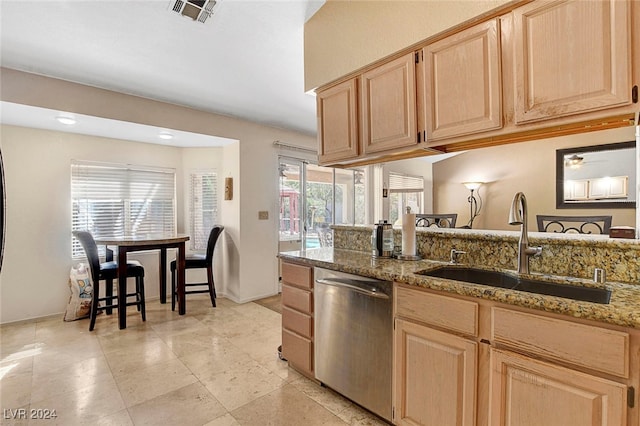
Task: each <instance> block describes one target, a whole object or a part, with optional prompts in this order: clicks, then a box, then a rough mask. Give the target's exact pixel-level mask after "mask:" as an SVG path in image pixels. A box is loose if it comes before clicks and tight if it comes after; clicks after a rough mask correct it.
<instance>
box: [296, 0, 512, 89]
mask: <svg viewBox="0 0 640 426" xmlns="http://www.w3.org/2000/svg"><path fill="white" fill-rule="evenodd" d="M506 3H509V0H474V1H468V0H465V1H460V0H421V1H405V0H396V1H368V0H360V1H341V0H335V1H334V0H329V1H327V2H326V3H325V4H324V5H323V6H322V7H321V8H320V9H319V10H318V11H317V12H316V13H315V14H314V15H313V16H312V17H311V18H310V19H309V20H308V21H307V22H306V23H305V25H304V84H305V91H307V90H311V89H314V88H316V87H318V86H322V85H324V84H327V83H329V82H330V81H332V80H335V79H337V78H340V77H342V76H344V75H346V74H349V73H351V72H354V71H356V70H358V69H359V68H362V67H364V66H366V65H369V64H371V63H372V62H375V61H378V60H380V59H382V58H384V57H386V56H389V55H391V54H393V53H395V52H397V51H399V50H402V49H405V48H407V47H409V46H411V45H413V44H415V43H418V42H421V41H422V40H425V39H427V38H429V37H432V36H434V35H436V34H438V33H440V32H442V31H445V30H447V29H449V28H450V27H453V26H455V25H458V24H460V23H462V22H464V21H466V20H469V19H471V18H475V17H476V16H478V15H481V14H483V13H486V12H488V11H490V10H492V9H495V8H497V7H499V6H503V5H504V4H506Z"/></svg>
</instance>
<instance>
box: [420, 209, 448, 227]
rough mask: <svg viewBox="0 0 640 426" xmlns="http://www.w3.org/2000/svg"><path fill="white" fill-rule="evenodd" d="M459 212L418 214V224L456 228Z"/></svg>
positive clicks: (421, 225)
mask: <svg viewBox="0 0 640 426" xmlns="http://www.w3.org/2000/svg"><path fill="white" fill-rule="evenodd" d="M457 218H458V214H457V213H448V214H421V213H420V214H416V226H419V227H425V228H432V227H435V228H455V226H456V219H457Z"/></svg>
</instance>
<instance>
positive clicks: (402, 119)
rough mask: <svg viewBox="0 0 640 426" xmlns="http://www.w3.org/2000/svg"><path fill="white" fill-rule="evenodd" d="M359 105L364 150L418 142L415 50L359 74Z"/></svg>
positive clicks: (380, 149)
mask: <svg viewBox="0 0 640 426" xmlns="http://www.w3.org/2000/svg"><path fill="white" fill-rule="evenodd" d="M360 106H361V117H362V118H361V123H362V128H361V134H362V138H361V142H362V152H363V154H365V155H366V154H371V153H379V152H383V151H388V150H391V149H395V148H403V147H407V146H411V145H415V144H416V143H417V142H418V136H417V132H418V131H417V119H416V65H415V54H414V53H413V52H412V53H410V54H406V55H404V56H402V57H400V58H398V59H395V60H392V61H389V62H386V63H384V64H382V65H380V66H378V67H376V68H373V69H371V70H369V71H366V72H364V73H363V74H362V76H361V77H360Z"/></svg>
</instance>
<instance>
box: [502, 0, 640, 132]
mask: <svg viewBox="0 0 640 426" xmlns="http://www.w3.org/2000/svg"><path fill="white" fill-rule="evenodd" d="M513 18H514V43H515V47H514V56H515V58H514V59H515V122H516V124H522V123H528V122H534V121H539V120H546V119H550V118H557V117H562V116H569V115H574V114H579V113H584V112H590V111H597V110H602V109H606V108H611V107H616V106H624V105H628V104H630V103H631V101H632V95H631V86H632V74H631V72H632V71H631V63H632V62H631V61H632V58H631V12H630V2H628V1H618V0H603V1H554V2H544V1H536V2H533V3H530V4H527V5H525V6H523V7H521V8H518V9H515V10H514V12H513ZM636 25H637V22H636ZM636 49H637V46H636Z"/></svg>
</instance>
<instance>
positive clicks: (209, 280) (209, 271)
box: [207, 266, 216, 308]
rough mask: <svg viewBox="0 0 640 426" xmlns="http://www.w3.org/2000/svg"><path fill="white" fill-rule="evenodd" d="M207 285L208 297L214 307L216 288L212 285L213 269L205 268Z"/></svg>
mask: <svg viewBox="0 0 640 426" xmlns="http://www.w3.org/2000/svg"><path fill="white" fill-rule="evenodd" d="M207 284H208V285H209V297H210V298H211V305H212V306H213V307H214V308H215V307H216V288H215V286H214V283H213V268H212V267H210V266H209V267H207Z"/></svg>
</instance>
